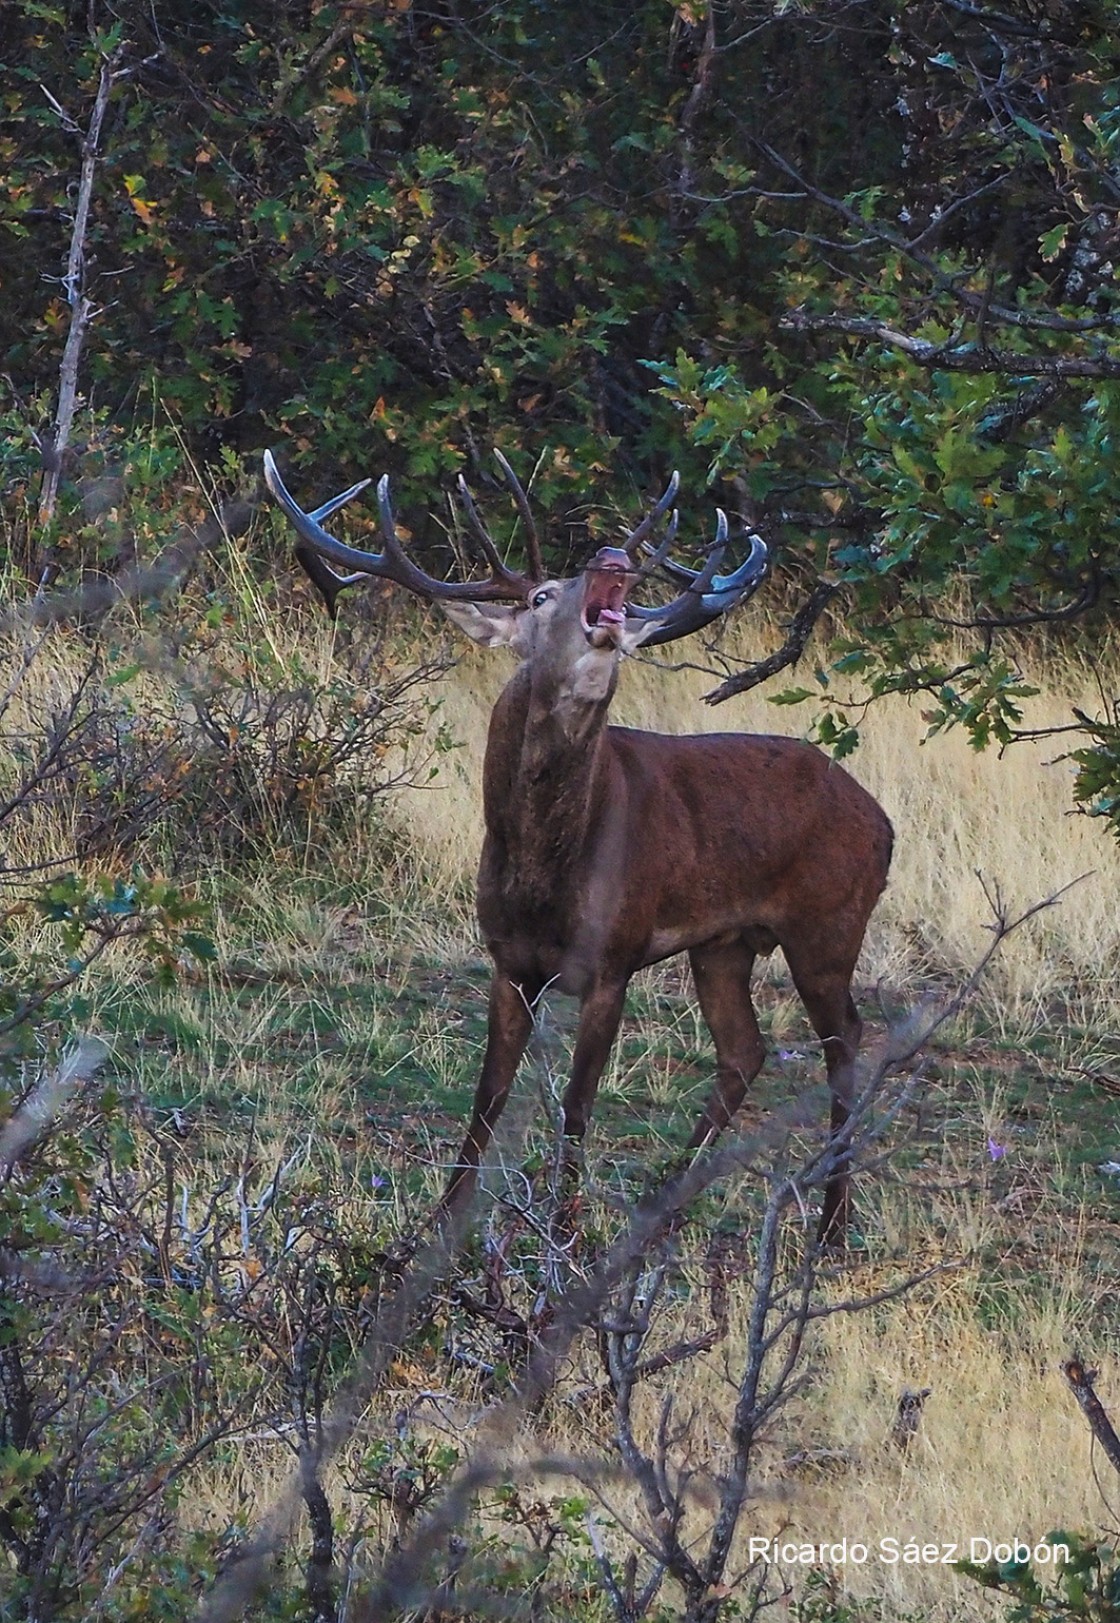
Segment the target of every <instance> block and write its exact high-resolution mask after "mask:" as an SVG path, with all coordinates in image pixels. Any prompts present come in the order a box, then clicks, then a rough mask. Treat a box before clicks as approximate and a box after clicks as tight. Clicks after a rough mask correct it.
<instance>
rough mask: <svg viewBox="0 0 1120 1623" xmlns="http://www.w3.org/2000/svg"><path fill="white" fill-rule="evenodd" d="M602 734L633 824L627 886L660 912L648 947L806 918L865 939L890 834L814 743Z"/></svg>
mask: <svg viewBox="0 0 1120 1623" xmlns="http://www.w3.org/2000/svg"><path fill="white" fill-rule="evenodd" d="M608 737H609V743H610V748H611V750H612V753H613V755H614V758H615V761H616V763H617V767H618V771H619V782H620V787H621V786H624V788H623V793H624V796H625V800H626V803H627V810H626V818H627V823H628V825H629V827H630V828H631V829H633V830H635V831H640V834H639V837H638V839H637V840H636V842H635V843H634V845H633V847H632V850H633V853H634V858H635V860H634V862H633V866H632V867H631V871H630V873H629V877H628V885H629V888H630V889H631V892H632V896H633V897H634V898H640V897H645V898H646V899H647V902H648V904H649V905H648V906H647V907H646V908H644V909H642V911H645V912H647V913H652V914H654V915H656V916H655V918H654V919H653V921H652V923H651V924H650V925H647V926H646V928H647V929H648V930H649V934H650V937H651V948H650V952H651V954H652V956H657V957H661V956H665V955H667V953H668V952H672V951H679V950H680V949H681V947H682V946H687V945H690V944H694V942H695V939H697V938H699V939H706V938H707V937H708V935H709V934H710V935H711V936H715V935H718V934H721V933H724V932H733V931H735V930H736V929H738V930H740V931H742V932H744V933H746V934H747V935H748V936H751V937H752V938H754V939H757V942H758V944H759V945H760V946H766V945H773V944H774V942H775V941H778V942H780V941H783V940H784V939H787V938H788V936H789V933H790V931H791V930H800V931H802V933H804V931H805V930H806V929H807V928H808V924H807V921H808V920H815V921H818V922H819V924H820V927H821V929H822V931H824V930H831V931H832V932H834V933H837V932H838V933H840V934H842V935H853V934H854V935H855V936H856V937H857V939H858V940H862V936H863V931H864V929H865V927H866V923H867V918H868V916H869V915H870V912H871V909H872V908H873V907H874V905H875V901H876V899H877V898H878V896H879V895H880V893H881V892H882V890H883V887H884V885H885V884H886V878H887V869H888V867H889V865H890V857H891V846H892V841H893V834H892V829H891V825H890V821H889V819H888V818H887V815H886V813H885V812H884V811H883V809H882V807H881V806H880V805H879V804H878V802H877V801H876V800H875V799H874V798H873V796H871V795H870V794H868V792H867V790H866V789H864V788H863V787H862V786H861V785H860V784H858V783H857V782H856V780H855V779H854V778H853V777H852V776H851V775H850V774H849V773H847V772H845V771H844V769H843V767H841V766H838V765H837V764H836V763H835V762H834V761H832V760H831V759H830V758H829V757H828V756H827V755H825V754H824V753H823V751H821V750H819V749H817V748H816V747H815V746H814V745H812V744H806V743H803V742H802V741H801V740H799V739H793V738H783V737H779V736H772V735H768V734H753V733H702V734H695V735H690V736H686V737H674V736H672V735H667V734H661V733H645V732H637V731H634V730H632V729H630V728H624V727H619V728H611V729H609V733H608ZM633 905H634V906H635V907H638V906H639V905H640V904H639V903H638V902H637V901H636V900H635V902H634V904H633ZM686 937H688V938H690V939H685V938H686Z"/></svg>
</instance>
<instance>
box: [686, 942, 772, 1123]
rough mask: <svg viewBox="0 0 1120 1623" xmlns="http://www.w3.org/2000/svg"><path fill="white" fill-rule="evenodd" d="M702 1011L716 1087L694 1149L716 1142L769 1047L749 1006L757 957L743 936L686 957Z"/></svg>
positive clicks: (703, 1114) (700, 1120)
mask: <svg viewBox="0 0 1120 1623" xmlns="http://www.w3.org/2000/svg"><path fill="white" fill-rule="evenodd" d="M688 960H689V963H690V964H691V966H692V979H693V981H694V982H695V985H696V996H697V998H698V1000H699V1003H700V1012H701V1014H702V1015H703V1016H704V1019H705V1022H706V1023H707V1026H708V1029H709V1031H710V1032H711V1034H712V1040H713V1042H714V1043H715V1048H716V1084H715V1087H714V1088H713V1089H712V1092H711V1096H710V1097H709V1099H708V1102H707V1104H706V1105H705V1106H704V1108H703V1110H702V1111H701V1112H700V1116H699V1118H698V1120H697V1122H696V1126H695V1127H694V1128H693V1130H692V1137H691V1138H690V1139H689V1141H688V1147H689V1149H690V1150H698V1149H701V1148H702V1147H703V1146H705V1145H707V1144H711V1143H714V1141H715V1140H716V1139H717V1138H718V1137H719V1135H720V1133H722V1132H723V1130H724V1128H725V1127H726V1126H727V1125H728V1123H729V1122H730V1121H731V1118H732V1117H733V1116H734V1114H735V1112H736V1111H737V1110H738V1108H739V1106H740V1105H741V1104H742V1102H743V1099H744V1097H745V1095H746V1091H747V1089H748V1088H749V1087H750V1085H751V1083H752V1082H753V1081H754V1079H755V1077H756V1076H757V1075H758V1073H759V1071H760V1070H761V1069H762V1062H763V1060H764V1059H765V1058H766V1044H765V1043H764V1042H763V1040H762V1033H761V1031H759V1029H758V1019H757V1017H756V1015H755V1012H754V1004H753V1003H752V1002H751V973H752V971H753V969H754V960H755V953H754V951H753V949H752V948H750V947H748V946H747V944H746V942H745V941H743V940H742V938H741V937H738V936H737V937H736V938H735V939H734V940H732V941H726V940H724V941H714V942H713V941H708V942H705V943H704V944H703V945H702V946H699V947H693V949H692V951H691V952H690V953H689V955H688Z"/></svg>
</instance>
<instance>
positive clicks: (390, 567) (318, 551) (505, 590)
mask: <svg viewBox="0 0 1120 1623" xmlns="http://www.w3.org/2000/svg"><path fill="white" fill-rule="evenodd" d="M499 461H500V463H501V466H502V471H503V473H504V474H505V475H506V482H507V484H509V485H510V488H511V490H512V491H513V494H514V500H515V501H516V502H517V506H518V510H519V511H520V512H521V514H522V517H523V518H526V523H527V527H528V528H529V530H530V535H529V553H530V560H531V563H532V565H533V567H534V569H535V570H536V572H535V573H532V574H521V573H519V572H518V571H517V570H514V569H509V568H507V566H506V565H505V564H504V563H503V562H502V560H501V558H500V557H499V555H498V549H497V548H496V547H495V545H494V543H493V541H492V540H491V539H490V536H489V535H488V533H487V531H486V529H485V526H484V525H483V523H482V520H481V519H480V518H479V516H478V512H477V510H476V509H475V506H474V503H473V502H472V501H471V499H470V493H469V492H468V491H467V489H466V485H465V482H464V481H463V480H460V491H461V494H462V495H463V498H464V506H465V508H466V511H467V517H468V519H469V520H470V523H471V528H472V529H473V530H474V533H475V535H476V536H477V538H478V540H479V543H480V545H481V546H482V548H483V551H484V553H485V556H486V561H487V563H488V565H489V566H490V577H489V579H488V580H473V581H472V580H468V581H445V580H438V579H437V578H436V576H434V575H429V574H427V573H425V571H424V570H423V569H421V568H420V566H419V565H418V564H416V563H414V562H413V561H412V559H411V558H410V557H409V556H408V553H407V552H406V551H405V550H404V547H403V546H402V545H401V541H400V537H399V536H398V534H397V521H396V519H395V518H394V516H393V507H392V503H391V502H390V500H389V475H388V474H383V475H382V477H381V478H380V479H379V480H378V483H377V508H378V513H379V514H380V518H381V536H382V539H383V541H384V543H385V545H384V550H383V551H381V552H362V551H361V550H360V549H359V548H357V547H350V546H347V545H346V543H345V542H344V541H339V540H338V538H337V537H336V536H333V535H331V533H330V531H329V530H325V529H324V528H323V525H322V523H321V520H322V519H324V518H328V517H329V516H330V514H331V513H334V512H337V510H338V509H339V508H340V507H341V506H342V505H343V504H344V503H345V502H348V501H350V500H351V499H352V498H353V497H354V496H357V495H358V494H359V493H360V492H361V491H363V490H365V488H366V486H367V485H368V484H369V483H370V481H369V480H368V479H362V480H360V481H359V483H358V484H356V485H351V486H350V488H349V490H344V491H343V492H342V493H341V494H340V495H338V496H332V497H331V498H330V500H329V501H325V502H324V503H323V504H322V506H320V507H316V508H315V509H314V510H313V511H312V512H310V513H305V512H304V510H303V508H302V507H300V505H299V504H298V502H296V501H295V499H294V498H293V497H292V496H291V494H290V493H289V491H288V489H287V487H286V486H285V484H284V481H283V480H282V479H281V477H280V472H279V469H278V468H277V466H276V460H275V458H274V457H273V455H272V452H271V451H266V452H265V453H264V477H265V483H266V484H267V485H268V488H269V490H270V491H271V492H272V494H273V495H274V496H275V498H276V500H277V501H278V502H279V503H280V506H281V507H282V508H283V509H284V511H285V513H287V515H288V517H289V519H291V521H292V524H293V526H294V527H295V531H296V534H297V535H298V536H299V541H298V543H297V545H296V556H297V557H298V559H299V561H300V563H301V564H302V565H303V567H304V569H305V570H306V572H307V574H308V576H309V577H310V579H311V581H312V584H313V585H314V586H315V587H316V588H317V590H318V592H319V594H320V596H321V597H322V598H323V601H324V602H325V603H326V605H327V611H328V613H329V614H330V615H331V617H332V619H333V618H334V614H335V604H336V602H337V599H338V595H339V593H340V592H341V591H342V590H343V588H344V587H346V586H353V585H354V584H355V582H357V581H360V580H363V579H364V578H365V577H367V576H370V575H373V576H376V577H377V578H378V579H380V580H391V581H395V582H396V584H397V585H398V586H404V587H406V588H407V589H408V591H410V592H415V593H416V595H417V596H418V597H423V598H426V599H427V600H428V601H429V602H438V601H443V602H453V601H456V600H458V601H460V602H463V601H469V602H473V603H482V602H496V601H497V602H516V601H517V600H518V599H520V598H523V597H524V596H525V595H526V593H527V592H528V591H530V589H531V588H532V587H533V586H534V585H535V584H536V582H537V581H538V580H539V579H540V573H539V567H540V566H539V559H540V543H539V540H538V538H537V533H536V529H535V527H534V526H533V525H532V519H531V517H527V515H528V509H529V503H528V498H527V497H526V495H525V492H524V491H523V490H522V489H521V486H520V485H519V484H518V482H517V479H516V477H515V476H514V474H513V470H512V468H510V466H509V464H508V463H507V462H506V460H505V458H504V457H500V458H499ZM327 559H330V562H331V563H335V564H342V565H343V566H344V568H347V569H349V570H350V571H351V573H350V574H348V575H341V574H339V573H338V571H337V570H335V569H332V568H331V567H330V564H329V563H327V562H326V560H327Z"/></svg>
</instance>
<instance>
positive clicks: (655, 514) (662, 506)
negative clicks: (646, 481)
mask: <svg viewBox="0 0 1120 1623" xmlns="http://www.w3.org/2000/svg"><path fill="white" fill-rule="evenodd" d="M680 483H681V476H680V474H679V473H678V472H677V470H676V468H674V469H673V477H672V478H671V479H670V480H669V483H668V484H667V485H666V486H665V490H664V492H663V494H662V495H661V496H659V497H658V499H657V501H656V502H655V503H654V505H653V506H652V507H651V508H650V510H649V512H648V513H647V514H646V516H645V518H644V519H643V520H642V521H641V523H640V524H639V525H638V526H637V528H636V529H633V530H631V531H630V534H629V535H628V536H627V537H626V539H625V541H624V542H623V543H622V546H623V550H624V551H625V552H628V553H629V554H630V556H631V557H633V556H634V549H635V548H636V547H638V546H640V545H641V543H642V542H643V541H644V540H645V538H646V536H647V535H648V534H649V533H650V531H651V530H652V529H653V527H654V525H655V524H656V523H657V521H658V519H659V518H660V517H661V515H662V513H664V512H666V511H667V510H668V509H669V508H670V507H672V505H673V501H674V498H675V497H676V494H677V491H678V490H679V488H680Z"/></svg>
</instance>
